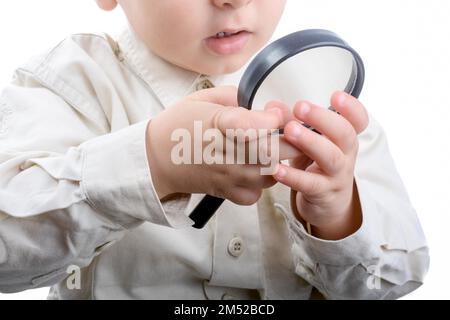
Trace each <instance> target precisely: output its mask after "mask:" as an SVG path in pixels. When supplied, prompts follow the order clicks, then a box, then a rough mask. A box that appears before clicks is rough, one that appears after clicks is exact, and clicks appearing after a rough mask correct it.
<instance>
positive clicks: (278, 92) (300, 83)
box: [189, 29, 365, 229]
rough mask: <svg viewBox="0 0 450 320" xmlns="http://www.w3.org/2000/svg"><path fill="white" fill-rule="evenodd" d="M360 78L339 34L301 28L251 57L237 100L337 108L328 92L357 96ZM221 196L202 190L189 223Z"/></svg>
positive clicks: (199, 220)
mask: <svg viewBox="0 0 450 320" xmlns="http://www.w3.org/2000/svg"><path fill="white" fill-rule="evenodd" d="M364 78H365V71H364V63H363V61H362V59H361V57H360V56H359V54H358V53H357V52H356V51H355V50H354V49H353V48H352V47H350V45H349V44H348V43H347V42H345V41H344V40H343V39H342V38H340V37H339V36H338V35H337V34H335V33H334V32H331V31H328V30H321V29H311V30H303V31H299V32H295V33H292V34H289V35H287V36H285V37H283V38H281V39H279V40H276V41H275V42H273V43H271V44H270V45H269V46H267V47H266V48H265V49H263V50H262V51H261V52H260V53H259V54H258V55H257V56H256V57H255V58H254V59H253V61H252V62H251V63H250V64H249V66H248V67H247V69H246V71H245V73H244V75H243V77H242V79H241V81H240V84H239V90H238V102H239V106H241V107H245V108H247V109H253V110H263V108H264V106H265V105H266V104H267V103H268V102H270V101H273V100H277V101H283V103H285V104H286V105H288V106H294V105H295V103H296V102H297V101H300V100H306V101H310V102H312V103H314V104H315V105H318V106H323V107H325V108H328V109H330V110H332V111H335V110H334V109H333V108H332V107H330V98H331V96H332V94H333V93H334V92H336V91H345V92H347V93H349V94H351V95H352V96H354V97H356V98H358V97H359V95H360V93H361V91H362V88H363V85H364ZM306 126H307V125H306ZM280 134H282V130H281V131H280ZM224 201H225V200H224V199H220V198H217V197H213V196H210V195H207V196H205V197H204V198H203V199H202V200H201V201H200V203H199V204H198V205H197V206H196V207H195V208H194V210H193V211H192V213H191V214H190V216H189V217H190V218H191V219H192V220H193V221H194V222H195V224H194V225H193V227H194V228H197V229H201V228H203V227H204V226H205V225H206V223H207V222H208V221H209V219H211V217H212V216H213V215H214V213H215V212H216V211H217V209H218V208H219V207H220V205H221V204H222V203H223V202H224Z"/></svg>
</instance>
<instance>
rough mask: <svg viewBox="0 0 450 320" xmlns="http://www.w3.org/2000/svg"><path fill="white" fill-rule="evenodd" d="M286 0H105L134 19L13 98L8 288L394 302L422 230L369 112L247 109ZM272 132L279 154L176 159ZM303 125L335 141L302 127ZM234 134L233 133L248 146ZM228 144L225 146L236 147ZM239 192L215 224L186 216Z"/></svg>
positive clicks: (25, 79) (417, 264)
mask: <svg viewBox="0 0 450 320" xmlns="http://www.w3.org/2000/svg"><path fill="white" fill-rule="evenodd" d="M285 2H286V1H285V0H257V1H255V0H196V1H191V0H164V1H160V0H97V4H98V6H99V7H100V8H102V9H104V10H113V9H115V8H116V7H117V6H118V5H120V7H121V8H122V9H123V11H124V12H125V14H126V16H127V18H128V21H129V25H130V27H129V28H128V29H127V30H126V31H125V32H124V33H123V34H122V35H121V36H120V37H118V38H117V39H113V38H112V37H111V36H108V35H93V34H92V35H90V34H78V35H73V36H71V37H69V38H68V39H66V40H65V41H63V42H61V43H60V44H58V45H57V46H56V47H55V48H53V49H52V50H51V51H49V52H48V53H46V54H45V55H42V56H38V57H36V58H34V59H33V60H31V61H30V62H29V63H27V64H26V65H24V66H23V67H21V68H19V69H18V70H17V71H16V73H15V77H14V79H13V81H12V83H11V84H10V85H9V86H8V87H6V88H5V89H4V90H3V92H2V94H1V98H0V118H1V119H3V121H2V125H1V126H0V129H1V130H0V291H2V292H18V291H22V290H27V289H31V288H36V287H43V286H52V288H51V290H50V295H49V298H50V299H161V298H163V299H255V298H256V299H309V298H311V297H312V295H313V293H320V294H321V295H322V296H323V297H325V298H327V299H393V298H397V297H400V296H402V295H404V294H406V293H408V292H411V291H412V290H414V289H416V288H417V287H419V286H420V285H421V283H422V282H423V279H424V275H425V273H426V271H427V269H428V263H429V257H428V248H427V245H426V241H425V237H424V235H423V232H422V230H421V227H420V223H419V221H418V219H417V216H416V213H415V211H414V209H413V208H412V206H411V204H410V201H409V199H408V196H407V193H406V191H405V189H404V187H403V184H402V182H401V180H400V177H399V175H398V173H397V172H396V169H395V166H394V163H393V161H392V158H391V156H390V154H389V150H388V145H387V142H386V138H385V135H384V133H383V131H382V129H381V128H380V126H379V125H378V124H377V123H376V121H375V120H374V119H373V118H372V117H370V116H368V114H367V112H366V110H365V108H364V106H363V105H362V104H361V103H360V102H359V101H358V100H357V99H355V98H353V97H352V96H349V95H348V94H346V93H344V92H336V93H335V94H334V95H333V96H332V97H331V105H332V106H333V107H334V108H335V109H336V110H337V111H338V112H339V114H337V113H334V112H330V111H329V110H327V109H325V108H321V107H319V106H316V105H313V104H312V103H310V102H306V101H299V102H298V103H297V104H296V105H295V106H294V108H293V111H290V110H291V108H290V107H292V106H286V105H285V104H284V103H283V102H281V101H272V102H268V104H267V105H266V106H265V110H264V111H248V110H246V109H244V108H239V107H238V103H237V98H236V97H237V90H236V87H235V86H236V84H237V83H238V81H239V76H240V75H241V74H242V71H243V69H244V68H245V65H246V64H247V63H248V62H249V61H250V59H251V58H252V57H253V56H254V55H255V54H256V53H257V52H258V51H259V50H260V49H262V47H263V46H265V45H266V44H267V42H268V41H269V39H270V38H271V36H272V34H273V32H274V30H275V28H276V26H277V24H278V22H279V20H280V18H281V16H282V13H283V10H284V7H285ZM196 121H200V122H201V123H202V126H203V129H205V130H207V129H218V130H220V132H221V133H222V134H223V135H225V133H226V131H227V130H230V129H236V130H239V129H244V130H245V129H277V128H282V127H284V132H285V134H284V138H282V139H280V153H279V155H280V160H289V163H290V165H286V162H284V161H283V164H282V163H280V164H278V165H277V167H276V171H275V172H274V173H273V175H269V176H267V175H262V174H261V168H262V167H263V165H262V164H249V163H247V164H206V163H203V164H194V165H189V164H179V163H174V161H173V159H172V152H173V148H174V145H175V142H174V141H173V139H172V138H173V136H172V135H173V132H174V131H176V130H177V129H184V130H188V131H189V132H191V133H192V135H194V123H195V122H196ZM301 123H307V124H309V125H311V126H312V127H314V128H316V129H317V130H318V131H320V132H321V133H322V135H319V134H317V133H316V132H314V131H311V130H309V129H307V128H306V127H304V126H303V125H302V124H301ZM235 143H236V142H235ZM223 152H224V153H226V150H224V151H223ZM205 194H209V195H214V196H217V197H221V198H225V199H227V200H228V201H226V202H225V203H224V204H223V205H222V206H221V207H220V209H219V210H218V212H217V213H216V215H215V216H214V217H213V219H212V220H210V222H209V223H208V224H207V225H206V227H205V228H203V229H195V228H192V224H193V221H192V220H191V219H190V218H189V213H190V212H191V211H192V209H193V208H194V207H195V205H196V203H198V201H199V200H200V199H201V198H203V196H204V195H205Z"/></svg>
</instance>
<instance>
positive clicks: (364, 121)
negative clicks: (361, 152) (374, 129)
mask: <svg viewBox="0 0 450 320" xmlns="http://www.w3.org/2000/svg"><path fill="white" fill-rule="evenodd" d="M331 105H332V106H333V107H334V108H335V109H336V111H338V112H339V113H340V114H341V115H342V116H343V117H344V118H346V119H347V120H348V121H349V122H350V123H351V124H352V126H353V128H355V131H356V132H357V133H358V134H359V133H361V132H363V131H364V130H365V129H366V128H367V126H368V125H369V115H368V114H367V110H366V108H364V106H363V104H362V103H361V102H360V101H359V100H358V99H356V98H355V97H353V96H351V95H349V94H348V93H345V92H342V91H338V92H336V93H334V94H333V96H332V97H331Z"/></svg>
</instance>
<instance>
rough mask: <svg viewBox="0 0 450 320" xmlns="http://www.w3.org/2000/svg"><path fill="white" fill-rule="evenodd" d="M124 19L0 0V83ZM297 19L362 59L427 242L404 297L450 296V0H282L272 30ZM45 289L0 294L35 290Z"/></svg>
mask: <svg viewBox="0 0 450 320" xmlns="http://www.w3.org/2000/svg"><path fill="white" fill-rule="evenodd" d="M274 1H276V0H274ZM124 24H125V20H124V18H123V17H122V14H121V12H120V11H119V10H117V11H115V12H113V13H103V12H101V11H99V10H98V9H97V8H96V6H95V3H94V1H93V0H82V1H80V0H64V1H61V0H39V1H34V0H9V1H0V41H1V42H0V48H1V51H0V86H3V85H4V84H5V83H7V81H8V80H9V79H10V76H11V74H12V71H13V70H14V68H15V67H17V66H19V65H20V64H21V63H23V62H24V61H26V60H27V59H28V58H29V57H30V56H32V55H34V54H36V53H39V52H40V51H41V50H44V49H47V48H49V47H51V46H53V45H54V44H56V43H57V42H58V41H59V40H61V39H63V38H64V37H65V36H67V35H68V34H70V33H74V32H86V31H90V32H92V31H108V32H113V33H114V32H115V31H119V30H120V29H121V28H122V27H123V26H124ZM306 28H325V29H330V30H333V31H335V32H337V33H339V34H340V35H341V36H342V37H343V38H345V39H346V40H347V41H348V42H349V43H350V44H351V45H352V46H353V47H354V48H355V49H356V50H357V51H358V52H359V53H360V54H361V56H362V57H363V59H364V61H365V64H366V69H367V79H366V84H365V88H364V90H363V94H362V96H361V100H362V101H363V102H364V103H365V105H366V107H367V108H368V109H369V110H370V112H371V113H372V114H373V115H374V116H375V117H376V118H377V119H378V120H379V121H380V122H381V123H382V124H383V126H384V127H385V129H386V131H387V134H388V137H389V140H390V146H391V151H392V154H393V156H394V158H395V160H396V163H397V166H398V170H399V171H400V174H401V176H402V177H403V179H404V182H405V184H406V186H407V188H408V190H409V193H410V197H411V199H412V202H413V204H414V206H415V208H416V209H417V212H418V213H419V216H420V219H421V221H422V224H423V227H424V229H425V233H426V235H427V238H428V241H429V246H430V249H431V268H430V272H429V274H428V276H427V278H426V282H425V285H423V286H422V287H421V288H420V289H418V290H417V291H416V292H414V293H412V294H410V295H409V296H407V297H406V298H407V299H409V298H411V299H448V298H450V293H449V290H448V289H449V287H450V280H449V277H448V276H447V273H448V271H449V262H450V259H449V258H450V256H449V251H450V250H449V249H448V245H449V244H450V241H449V239H450V236H449V233H450V232H449V227H450V217H449V213H450V201H449V199H450V183H449V181H450V152H449V149H450V144H449V141H448V139H450V1H448V0H408V1H406V0H396V1H392V0H377V1H361V0H309V1H306V0H288V7H287V10H286V13H285V16H284V17H283V20H282V22H281V24H280V26H279V30H278V31H277V33H276V35H275V36H276V37H279V36H281V35H284V34H286V33H289V32H293V31H297V30H299V29H306ZM376 169H377V168H374V170H376ZM47 291H48V290H47V289H38V290H32V291H28V292H24V293H19V294H14V295H1V294H0V299H43V298H45V297H46V294H47Z"/></svg>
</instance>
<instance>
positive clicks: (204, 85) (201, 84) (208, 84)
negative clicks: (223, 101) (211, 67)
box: [196, 79, 214, 91]
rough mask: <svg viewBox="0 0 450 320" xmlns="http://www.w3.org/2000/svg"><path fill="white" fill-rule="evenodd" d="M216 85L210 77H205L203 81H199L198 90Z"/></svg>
mask: <svg viewBox="0 0 450 320" xmlns="http://www.w3.org/2000/svg"><path fill="white" fill-rule="evenodd" d="M213 87H214V85H213V84H212V82H211V81H209V80H208V79H204V80H202V81H200V82H199V83H197V87H196V89H197V91H200V90H205V89H209V88H213Z"/></svg>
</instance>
